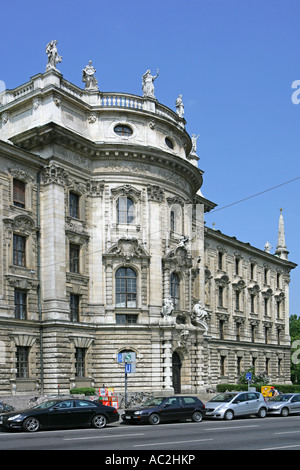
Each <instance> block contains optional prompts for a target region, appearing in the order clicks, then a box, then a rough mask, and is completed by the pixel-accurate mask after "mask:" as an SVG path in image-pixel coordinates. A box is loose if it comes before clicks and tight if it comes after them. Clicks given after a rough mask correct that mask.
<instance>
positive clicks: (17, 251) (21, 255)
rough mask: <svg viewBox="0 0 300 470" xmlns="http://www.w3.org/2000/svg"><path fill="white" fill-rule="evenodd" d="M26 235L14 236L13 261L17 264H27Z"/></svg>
mask: <svg viewBox="0 0 300 470" xmlns="http://www.w3.org/2000/svg"><path fill="white" fill-rule="evenodd" d="M25 251H26V237H23V236H22V235H16V234H15V233H14V237H13V263H14V265H15V266H26V255H25Z"/></svg>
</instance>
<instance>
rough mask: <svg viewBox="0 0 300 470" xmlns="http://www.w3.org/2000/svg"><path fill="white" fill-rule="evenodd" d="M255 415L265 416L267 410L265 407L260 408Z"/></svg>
mask: <svg viewBox="0 0 300 470" xmlns="http://www.w3.org/2000/svg"><path fill="white" fill-rule="evenodd" d="M257 416H258V417H259V418H265V417H266V416H267V410H266V408H261V409H260V410H259V411H258V413H257Z"/></svg>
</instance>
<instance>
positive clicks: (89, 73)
mask: <svg viewBox="0 0 300 470" xmlns="http://www.w3.org/2000/svg"><path fill="white" fill-rule="evenodd" d="M95 73H96V69H95V68H94V67H93V66H92V61H91V60H90V61H89V65H86V67H85V68H84V69H83V70H82V81H83V82H84V83H85V89H86V90H98V86H97V83H98V80H97V78H96V77H95Z"/></svg>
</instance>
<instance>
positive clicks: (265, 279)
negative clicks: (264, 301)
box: [264, 268, 269, 284]
mask: <svg viewBox="0 0 300 470" xmlns="http://www.w3.org/2000/svg"><path fill="white" fill-rule="evenodd" d="M268 281H269V270H268V268H264V283H265V284H268Z"/></svg>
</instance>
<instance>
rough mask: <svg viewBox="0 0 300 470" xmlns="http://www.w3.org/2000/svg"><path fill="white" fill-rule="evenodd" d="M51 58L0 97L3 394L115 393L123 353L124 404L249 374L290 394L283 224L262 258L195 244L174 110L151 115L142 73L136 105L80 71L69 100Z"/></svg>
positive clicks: (179, 115) (188, 178)
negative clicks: (133, 394) (140, 393)
mask: <svg viewBox="0 0 300 470" xmlns="http://www.w3.org/2000/svg"><path fill="white" fill-rule="evenodd" d="M53 43H54V46H55V45H56V42H53ZM48 46H49V47H50V46H51V43H49V45H48ZM48 46H47V48H48V52H47V54H48V64H47V69H46V72H45V73H43V74H38V75H35V76H34V77H32V78H31V80H30V81H29V82H28V83H26V84H25V85H22V86H20V87H18V88H16V89H14V90H6V91H4V92H3V93H1V94H0V257H1V262H0V325H1V328H0V363H1V369H0V393H1V394H7V393H13V394H18V393H25V392H33V391H36V392H40V391H42V392H44V393H56V392H57V391H58V389H60V390H61V391H62V392H68V391H69V390H70V388H72V387H74V386H95V387H102V386H103V384H104V385H105V386H112V387H115V390H116V392H122V391H123V390H124V364H120V363H118V362H117V354H118V353H119V352H122V351H128V350H131V351H134V352H135V353H136V358H137V362H136V372H135V373H134V374H131V375H130V377H129V383H130V388H131V390H144V391H150V390H151V391H154V392H155V391H159V392H166V393H170V392H171V391H175V392H193V393H198V392H200V391H202V390H205V389H206V388H207V387H211V386H214V385H216V384H217V383H220V382H222V381H223V382H231V383H235V382H236V380H237V377H238V375H239V373H240V372H241V371H243V370H244V369H246V368H248V367H250V366H252V365H254V366H255V368H256V370H257V372H259V371H266V372H267V374H268V376H269V377H270V380H272V381H274V382H277V383H278V382H281V383H288V382H289V380H290V372H289V366H290V337H289V305H288V299H289V272H290V270H291V269H293V268H294V267H295V266H296V265H295V264H294V263H292V262H290V261H288V259H287V251H286V247H285V243H284V229H283V219H282V215H281V216H280V228H279V235H280V236H279V239H278V240H279V241H278V247H277V252H276V253H275V255H273V254H271V253H270V252H269V251H270V250H269V249H265V251H262V250H259V249H257V248H255V247H252V246H250V245H249V244H245V243H243V242H241V241H238V240H237V239H235V238H231V237H228V236H226V235H224V234H222V233H220V232H219V231H214V230H211V229H208V228H206V227H205V225H204V214H205V212H208V211H210V210H212V209H213V208H214V207H215V204H214V203H213V202H211V201H209V200H208V199H206V198H204V197H203V195H202V193H201V191H200V188H201V186H202V182H203V178H202V175H203V172H202V171H201V170H200V169H199V168H198V160H199V158H198V156H197V153H196V140H197V138H196V137H195V135H193V136H192V138H191V137H190V136H189V135H188V133H187V132H186V130H185V124H186V122H185V120H184V118H183V104H182V96H181V95H180V103H178V100H177V101H176V102H175V103H176V112H174V111H172V110H171V109H169V108H167V107H165V106H164V105H162V104H160V103H158V101H157V100H156V98H155V96H154V85H153V82H154V79H156V78H157V76H158V73H157V75H156V76H155V77H153V76H151V74H150V71H147V77H148V84H147V86H146V84H145V83H143V89H144V95H143V96H142V97H141V96H135V95H130V94H124V93H106V92H102V91H100V90H99V89H98V85H97V83H98V81H97V80H96V79H95V77H94V73H95V69H94V68H93V67H92V66H91V63H90V64H89V66H87V67H86V69H84V74H83V77H84V81H85V83H86V85H85V89H81V88H79V87H77V86H75V85H73V84H72V83H70V82H68V81H67V80H65V79H64V78H63V76H62V74H61V73H60V72H59V71H58V70H57V69H56V65H57V63H59V62H60V61H61V57H59V56H58V57H59V58H60V60H59V59H57V58H56V59H55V58H53V57H52V56H51V54H52V52H51V51H52V50H53V49H51V47H52V48H53V45H52V46H51V47H50V49H49V47H48ZM56 53H57V51H56ZM88 67H89V68H88ZM145 75H146V74H145ZM149 77H151V80H152V81H151V83H150V81H149V80H150V78H149ZM143 79H144V80H145V77H143ZM145 90H146V91H145Z"/></svg>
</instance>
